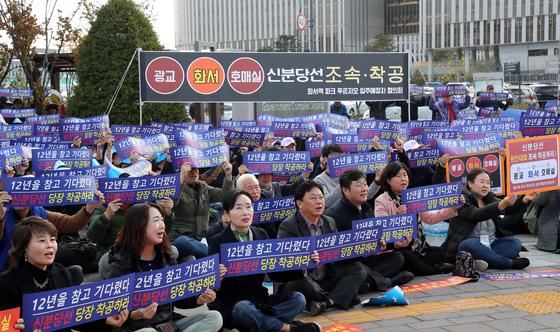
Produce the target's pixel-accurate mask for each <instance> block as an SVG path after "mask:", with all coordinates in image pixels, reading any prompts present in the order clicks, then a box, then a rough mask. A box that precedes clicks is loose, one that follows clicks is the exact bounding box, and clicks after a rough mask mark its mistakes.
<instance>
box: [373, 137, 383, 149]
mask: <svg viewBox="0 0 560 332" xmlns="http://www.w3.org/2000/svg"><path fill="white" fill-rule="evenodd" d="M380 142H381V140H380V139H379V136H377V135H375V136H373V138H372V139H371V144H372V145H373V148H374V149H376V150H379V149H380V148H381V144H380Z"/></svg>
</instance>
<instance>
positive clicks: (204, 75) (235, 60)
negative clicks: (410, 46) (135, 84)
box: [140, 51, 409, 102]
mask: <svg viewBox="0 0 560 332" xmlns="http://www.w3.org/2000/svg"><path fill="white" fill-rule="evenodd" d="M408 71H409V68H408V54H407V53H214V52H213V53H187V52H155V51H154V52H152V51H147V52H143V51H142V52H140V89H141V95H142V97H141V99H142V102H259V101H263V102H264V101H266V102H285V101H333V100H406V99H408V88H409V85H408V77H409V72H408Z"/></svg>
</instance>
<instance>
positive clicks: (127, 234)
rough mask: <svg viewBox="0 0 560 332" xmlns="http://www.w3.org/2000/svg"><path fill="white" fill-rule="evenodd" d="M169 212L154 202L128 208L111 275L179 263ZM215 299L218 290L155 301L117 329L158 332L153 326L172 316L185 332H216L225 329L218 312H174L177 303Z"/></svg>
mask: <svg viewBox="0 0 560 332" xmlns="http://www.w3.org/2000/svg"><path fill="white" fill-rule="evenodd" d="M165 213H166V212H165V211H164V209H163V207H161V206H160V205H158V204H156V203H153V202H142V203H138V204H135V205H133V206H131V207H130V208H129V209H128V211H126V214H125V216H124V224H123V227H122V230H121V231H120V232H119V237H118V238H117V241H116V242H115V245H114V247H113V248H111V251H110V252H109V264H111V267H110V269H109V275H108V277H109V278H117V277H120V276H123V275H126V274H130V273H136V272H147V271H154V270H159V269H163V268H167V267H170V266H173V265H177V261H176V260H175V258H174V257H173V252H172V250H171V244H170V243H169V239H168V238H167V233H166V232H165V223H164V221H163V215H164V214H165ZM215 298H216V293H214V291H213V290H210V289H207V290H205V291H204V293H202V294H200V295H198V296H193V297H189V298H186V299H182V300H178V301H175V302H172V303H166V304H162V305H158V304H157V303H156V302H154V303H152V304H151V305H150V306H148V307H145V308H143V309H137V310H133V311H131V312H130V315H129V316H130V320H128V321H126V322H125V324H124V327H123V329H118V330H117V331H121V330H122V331H126V332H131V331H136V330H141V331H143V332H148V331H153V332H156V331H157V330H155V329H154V328H150V326H155V325H157V324H160V323H164V322H167V321H169V320H170V319H172V320H173V322H174V323H175V324H176V325H177V327H178V328H179V331H181V332H186V331H192V332H195V331H196V332H198V331H205V332H216V331H218V330H220V329H221V328H222V317H221V315H220V313H218V312H217V311H207V312H203V313H198V314H195V315H194V316H190V317H184V316H182V315H180V314H179V313H177V312H173V307H174V306H177V307H178V308H183V309H186V308H196V307H198V306H201V305H203V304H204V303H210V302H212V301H213V300H214V299H215ZM146 327H147V328H146Z"/></svg>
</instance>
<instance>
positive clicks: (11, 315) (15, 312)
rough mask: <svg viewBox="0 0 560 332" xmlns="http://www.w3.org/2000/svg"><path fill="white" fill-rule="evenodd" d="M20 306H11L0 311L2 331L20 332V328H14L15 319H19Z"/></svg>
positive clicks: (0, 327)
mask: <svg viewBox="0 0 560 332" xmlns="http://www.w3.org/2000/svg"><path fill="white" fill-rule="evenodd" d="M19 312H20V308H19V307H18V308H13V309H8V310H3V311H0V331H2V332H20V331H21V330H19V329H16V328H15V327H14V325H16V322H17V320H18V319H19V317H20V316H19Z"/></svg>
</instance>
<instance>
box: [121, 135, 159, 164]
mask: <svg viewBox="0 0 560 332" xmlns="http://www.w3.org/2000/svg"><path fill="white" fill-rule="evenodd" d="M114 146H115V150H116V151H117V154H118V155H119V157H120V158H121V160H124V159H127V158H128V157H130V155H131V154H132V152H136V153H138V154H147V153H153V152H163V151H165V150H166V149H167V148H168V147H169V143H168V142H167V136H165V135H164V134H157V135H153V136H149V137H146V138H133V137H125V138H123V139H122V140H120V141H117V142H116V143H115V145H114Z"/></svg>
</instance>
